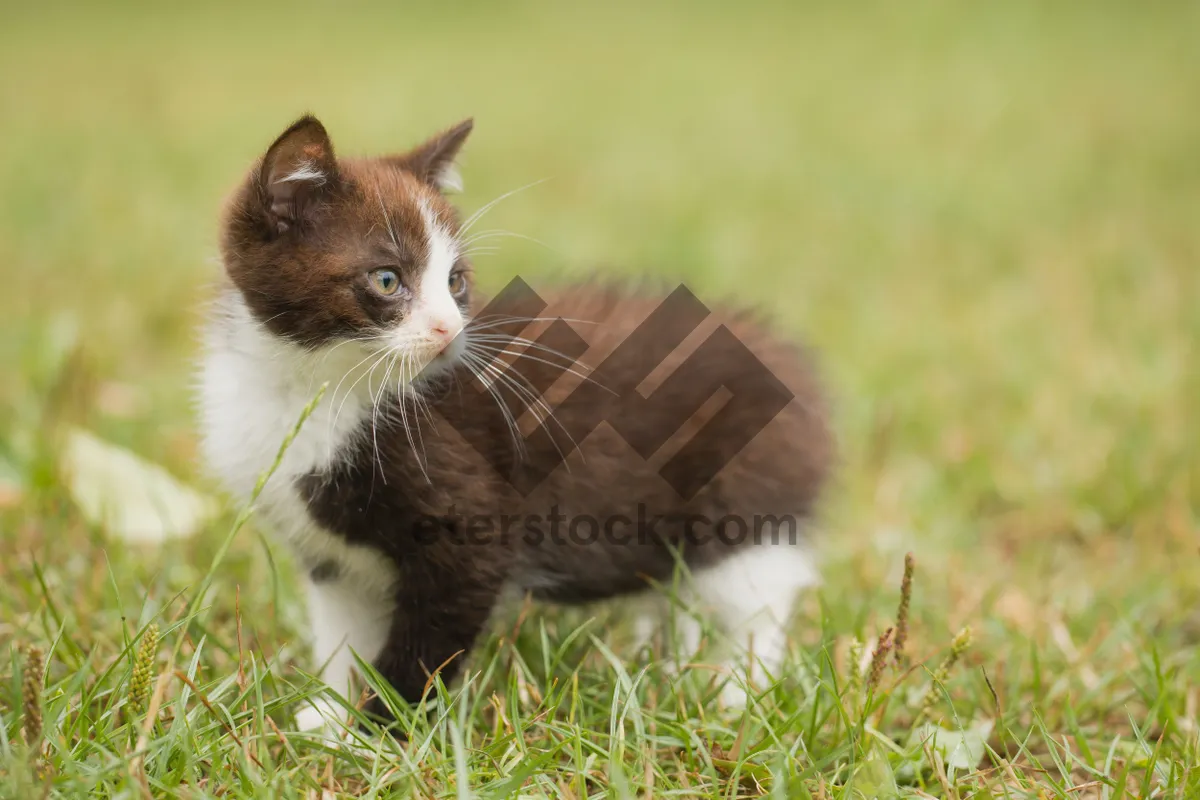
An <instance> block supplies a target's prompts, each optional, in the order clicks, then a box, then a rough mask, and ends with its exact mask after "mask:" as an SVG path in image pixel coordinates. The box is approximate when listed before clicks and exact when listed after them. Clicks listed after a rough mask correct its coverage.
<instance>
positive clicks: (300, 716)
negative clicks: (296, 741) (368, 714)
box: [296, 697, 348, 739]
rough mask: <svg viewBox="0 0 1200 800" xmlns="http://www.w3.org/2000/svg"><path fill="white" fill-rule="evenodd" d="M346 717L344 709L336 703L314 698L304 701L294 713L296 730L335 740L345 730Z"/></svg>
mask: <svg viewBox="0 0 1200 800" xmlns="http://www.w3.org/2000/svg"><path fill="white" fill-rule="evenodd" d="M347 716H348V714H347V713H346V709H344V708H342V707H341V706H340V705H338V704H337V703H334V702H332V701H330V700H326V699H325V698H323V697H316V698H313V699H311V700H307V701H305V703H304V705H303V706H301V707H300V708H299V709H298V710H297V711H296V730H298V731H301V732H303V733H315V734H318V735H319V736H322V737H323V738H333V739H336V738H338V734H340V733H341V732H342V731H344V730H346V717H347Z"/></svg>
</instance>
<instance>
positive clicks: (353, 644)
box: [296, 562, 392, 730]
mask: <svg viewBox="0 0 1200 800" xmlns="http://www.w3.org/2000/svg"><path fill="white" fill-rule="evenodd" d="M308 613H309V622H310V625H311V628H312V639H313V642H312V645H313V647H312V654H313V665H314V668H315V669H317V670H320V677H321V679H322V680H323V681H324V682H325V683H326V684H327V685H328V686H329V687H330V688H331V689H333V690H334V691H336V692H338V693H339V694H341V695H342V696H343V697H345V698H346V699H347V700H349V701H350V702H351V703H353V702H355V701H356V700H357V696H356V694H353V691H354V689H353V683H352V681H353V679H354V675H355V672H356V671H355V669H354V663H355V662H354V653H358V656H359V658H361V659H363V660H364V661H368V662H370V661H371V660H372V659H374V658H375V657H376V656H377V655H378V654H379V653H380V652H381V651H382V650H383V646H384V643H385V641H386V640H387V636H388V629H389V627H390V625H391V616H392V608H391V598H390V597H389V596H387V595H384V599H383V600H382V601H381V599H380V597H378V596H374V595H373V594H371V593H369V592H366V591H364V584H363V581H362V580H361V579H360V578H358V577H356V576H355V575H353V574H351V573H350V572H348V571H347V570H346V568H345V566H344V565H335V564H334V563H332V562H330V563H327V564H322V565H320V566H318V567H317V568H315V569H313V570H312V572H311V573H310V575H309V580H308ZM347 717H348V714H347V712H346V710H345V708H344V707H342V706H341V705H340V704H339V703H337V702H336V701H334V700H332V699H331V698H328V697H323V696H322V697H316V698H313V700H312V701H310V703H309V704H306V705H305V706H304V707H303V708H301V709H300V710H299V711H298V712H297V713H296V724H297V727H298V728H299V729H300V730H319V729H325V730H332V729H335V728H336V727H337V726H338V725H339V724H340V723H343V722H345V720H346V718H347Z"/></svg>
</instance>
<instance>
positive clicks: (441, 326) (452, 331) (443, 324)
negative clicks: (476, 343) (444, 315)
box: [429, 319, 458, 342]
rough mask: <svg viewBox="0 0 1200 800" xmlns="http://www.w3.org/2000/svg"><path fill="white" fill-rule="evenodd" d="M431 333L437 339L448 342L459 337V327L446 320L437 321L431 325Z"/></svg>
mask: <svg viewBox="0 0 1200 800" xmlns="http://www.w3.org/2000/svg"><path fill="white" fill-rule="evenodd" d="M429 332H430V333H431V334H432V335H433V337H434V338H435V339H440V340H441V341H443V342H448V341H450V340H451V339H453V338H454V337H455V336H457V335H458V326H457V325H455V324H454V323H452V322H450V321H449V320H446V319H435V320H432V321H431V322H430V323H429Z"/></svg>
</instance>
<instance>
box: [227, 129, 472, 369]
mask: <svg viewBox="0 0 1200 800" xmlns="http://www.w3.org/2000/svg"><path fill="white" fill-rule="evenodd" d="M471 126H472V123H471V120H466V121H465V122H461V123H459V124H458V125H456V126H454V127H453V128H450V129H448V130H446V131H444V132H442V133H440V134H438V135H436V136H434V137H433V138H431V139H429V140H428V141H426V142H425V143H424V144H422V145H420V146H418V147H416V148H414V149H413V150H410V151H409V152H407V153H404V154H401V155H394V156H387V157H382V158H372V159H338V158H335V156H334V151H333V144H332V143H331V142H330V140H329V135H328V134H327V133H326V132H325V128H324V126H322V125H321V123H320V122H318V121H317V120H316V119H315V118H313V117H311V116H306V117H304V118H302V119H300V120H299V121H298V122H296V123H295V124H294V125H292V126H291V127H290V128H288V129H287V130H286V131H284V133H283V134H282V135H281V136H280V137H279V138H278V139H276V140H275V143H274V144H272V145H271V146H270V148H268V150H267V152H266V154H265V155H264V156H263V158H262V160H261V161H260V162H259V163H258V164H256V165H255V167H254V169H253V170H252V171H251V173H250V175H249V176H248V177H247V179H246V181H245V183H244V184H243V186H242V187H241V190H240V191H239V192H238V194H237V195H236V197H235V198H234V200H233V202H232V204H231V206H230V208H229V211H228V214H227V217H226V219H225V224H224V229H223V232H222V243H221V244H222V254H223V256H224V261H225V268H226V271H227V272H228V274H229V277H230V279H231V280H232V281H233V283H234V285H235V286H236V287H237V288H238V290H240V292H241V294H242V297H243V299H244V300H245V303H246V305H247V307H248V308H249V309H250V311H251V313H252V314H253V315H254V316H255V318H256V319H257V320H258V321H259V322H260V323H261V324H262V325H263V326H265V327H266V328H267V329H268V330H269V331H271V333H273V334H275V335H276V336H279V337H281V338H284V339H287V340H290V341H292V342H294V343H296V344H298V345H301V346H302V347H305V348H308V349H319V348H322V347H324V346H326V345H331V344H335V343H340V342H344V341H347V340H357V341H358V342H360V344H361V347H363V348H366V349H367V350H368V351H378V352H384V351H391V352H394V353H401V354H402V355H405V356H409V357H410V363H411V364H413V365H414V366H415V367H416V368H417V369H419V368H421V367H423V366H425V365H426V364H428V363H430V362H432V363H434V365H435V366H437V365H440V364H449V363H450V362H452V361H453V360H454V359H455V358H457V357H458V355H459V354H460V351H461V349H462V345H461V338H462V337H458V334H459V332H460V331H461V330H462V329H463V326H464V324H465V321H466V314H467V309H468V307H469V303H470V295H471V289H472V276H471V267H470V265H469V264H468V263H467V261H466V259H465V258H464V257H463V253H462V251H463V249H464V248H463V247H462V245H461V243H460V241H459V239H458V235H459V220H458V217H457V214H456V213H455V210H454V208H453V206H451V205H450V203H449V202H448V201H447V200H446V198H445V196H444V195H443V192H444V191H445V190H447V189H450V188H459V186H458V177H457V172H456V171H455V167H454V158H455V156H456V155H457V154H458V151H459V149H460V148H461V147H462V144H463V142H464V141H465V140H466V138H467V134H469V133H470V131H471Z"/></svg>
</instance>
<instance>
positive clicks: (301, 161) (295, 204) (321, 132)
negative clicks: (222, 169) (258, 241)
mask: <svg viewBox="0 0 1200 800" xmlns="http://www.w3.org/2000/svg"><path fill="white" fill-rule="evenodd" d="M336 179H337V162H336V161H335V160H334V157H333V144H332V143H331V142H330V141H329V134H328V133H326V132H325V126H324V125H322V124H321V123H320V122H319V121H318V120H317V118H316V117H312V116H304V117H301V118H300V119H299V120H297V121H296V122H295V124H293V125H292V127H290V128H288V129H287V130H286V131H284V132H283V134H282V135H281V136H280V137H279V138H278V139H276V140H275V143H274V144H273V145H271V147H270V149H268V150H267V154H266V156H264V157H263V163H262V170H261V172H260V173H259V182H260V184H261V186H262V196H263V204H264V206H265V207H266V209H265V210H266V212H267V216H268V217H269V218H270V220H271V222H272V224H273V225H274V227H275V228H276V230H278V231H280V232H282V231H285V230H287V229H289V228H291V227H294V226H295V225H297V224H298V223H300V222H302V221H303V220H305V219H311V218H312V215H313V212H314V210H315V209H316V207H317V205H318V204H319V202H320V201H321V200H322V199H323V198H324V196H325V194H326V193H327V192H329V191H330V189H331V188H332V185H333V182H334V181H335V180H336Z"/></svg>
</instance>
